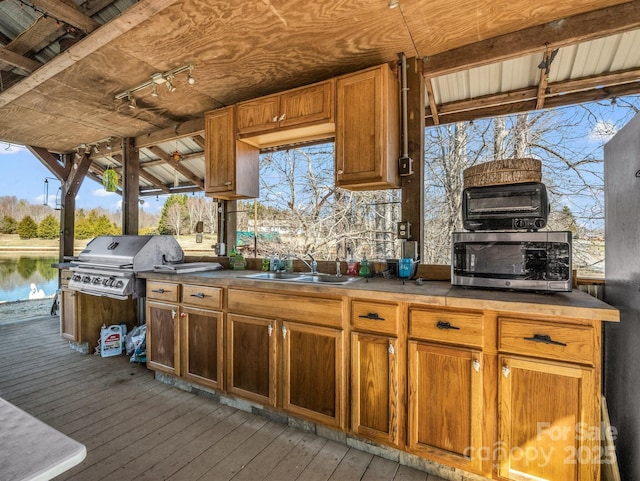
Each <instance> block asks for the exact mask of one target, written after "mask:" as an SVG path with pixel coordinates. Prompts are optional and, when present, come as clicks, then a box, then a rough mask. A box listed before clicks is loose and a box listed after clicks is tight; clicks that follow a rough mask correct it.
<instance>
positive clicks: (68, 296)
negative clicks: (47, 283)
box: [60, 289, 78, 341]
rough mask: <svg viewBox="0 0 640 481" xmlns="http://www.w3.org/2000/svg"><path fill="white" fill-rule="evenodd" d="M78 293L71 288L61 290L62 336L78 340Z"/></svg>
mask: <svg viewBox="0 0 640 481" xmlns="http://www.w3.org/2000/svg"><path fill="white" fill-rule="evenodd" d="M76 311H77V308H76V293H75V291H72V290H70V289H61V290H60V336H61V337H62V338H64V339H68V340H70V341H78V326H77V314H76Z"/></svg>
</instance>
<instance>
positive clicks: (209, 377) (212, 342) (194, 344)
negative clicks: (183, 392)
mask: <svg viewBox="0 0 640 481" xmlns="http://www.w3.org/2000/svg"><path fill="white" fill-rule="evenodd" d="M181 311H182V312H181V314H180V317H181V319H182V333H183V339H184V346H183V352H184V359H183V362H184V364H183V365H184V368H183V374H184V377H185V378H187V379H190V380H192V381H194V382H197V383H199V384H204V385H206V386H209V387H212V388H215V389H223V370H222V369H223V353H224V348H223V328H222V313H221V312H217V311H210V310H207V309H196V308H192V307H184V306H183V307H182V308H181Z"/></svg>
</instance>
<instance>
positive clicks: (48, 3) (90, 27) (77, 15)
mask: <svg viewBox="0 0 640 481" xmlns="http://www.w3.org/2000/svg"><path fill="white" fill-rule="evenodd" d="M34 3H35V2H34ZM35 7H36V8H37V9H38V10H39V11H44V12H45V13H46V14H47V15H48V16H49V17H53V18H55V19H56V20H59V21H61V22H64V23H66V24H68V25H71V26H72V27H75V28H77V29H78V30H82V31H83V32H85V33H91V32H93V31H94V30H95V29H97V28H98V27H99V26H100V24H99V23H98V22H96V21H95V20H94V19H92V18H91V17H88V16H87V15H85V14H84V13H82V12H81V11H80V10H79V9H78V8H77V7H75V5H73V4H68V3H66V2H61V1H60V0H38V2H37V3H36V4H35Z"/></svg>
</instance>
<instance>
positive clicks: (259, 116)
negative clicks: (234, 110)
mask: <svg viewBox="0 0 640 481" xmlns="http://www.w3.org/2000/svg"><path fill="white" fill-rule="evenodd" d="M279 117H280V96H279V95H271V96H269V97H263V98H260V99H256V100H249V101H247V102H240V103H239V104H238V134H241V135H244V134H252V133H255V132H264V131H267V130H273V129H277V128H278V120H279Z"/></svg>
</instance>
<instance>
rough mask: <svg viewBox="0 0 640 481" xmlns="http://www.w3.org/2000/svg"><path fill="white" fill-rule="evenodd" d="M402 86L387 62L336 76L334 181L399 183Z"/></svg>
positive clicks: (360, 185)
mask: <svg viewBox="0 0 640 481" xmlns="http://www.w3.org/2000/svg"><path fill="white" fill-rule="evenodd" d="M399 95H400V89H399V84H398V79H397V77H396V76H395V74H394V73H393V72H392V70H391V68H390V67H389V66H388V65H386V64H385V65H381V66H378V67H374V68H370V69H367V70H363V71H361V72H357V73H354V74H350V75H345V76H342V77H338V79H337V82H336V146H335V149H336V168H335V176H336V185H337V186H338V187H343V188H346V189H351V190H375V189H389V188H398V187H400V176H399V174H398V159H399V157H400V115H399V113H400V108H399V104H400V103H399Z"/></svg>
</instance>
